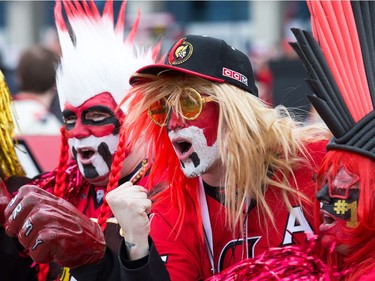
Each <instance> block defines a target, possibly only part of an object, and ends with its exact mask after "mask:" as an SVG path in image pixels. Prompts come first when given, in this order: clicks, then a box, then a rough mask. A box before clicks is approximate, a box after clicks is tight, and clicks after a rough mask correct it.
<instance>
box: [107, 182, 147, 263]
mask: <svg viewBox="0 0 375 281" xmlns="http://www.w3.org/2000/svg"><path fill="white" fill-rule="evenodd" d="M106 199H107V202H108V205H109V206H110V207H111V210H112V213H113V214H114V215H115V217H116V219H117V220H118V222H119V224H120V226H121V228H122V229H123V230H124V238H125V245H126V247H127V251H128V254H129V257H130V259H132V260H135V259H139V258H142V257H144V256H146V255H147V254H148V250H149V247H148V235H149V233H150V221H149V219H148V214H149V212H150V209H151V200H150V199H148V198H147V189H145V188H144V187H142V186H139V185H132V184H131V183H130V182H126V183H124V184H122V185H120V186H119V187H117V188H116V189H114V190H112V191H110V192H108V194H107V196H106Z"/></svg>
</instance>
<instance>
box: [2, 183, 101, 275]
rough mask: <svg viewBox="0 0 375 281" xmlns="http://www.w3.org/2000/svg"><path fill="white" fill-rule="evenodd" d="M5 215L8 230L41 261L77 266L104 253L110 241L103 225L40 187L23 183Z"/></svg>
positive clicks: (95, 259) (89, 261) (10, 234)
mask: <svg viewBox="0 0 375 281" xmlns="http://www.w3.org/2000/svg"><path fill="white" fill-rule="evenodd" d="M4 214H5V218H6V221H5V223H4V227H5V231H6V233H7V234H8V235H9V236H16V237H17V238H18V240H19V242H20V243H21V244H22V245H23V246H24V247H25V248H26V249H28V250H29V253H30V256H31V257H32V259H33V260H34V261H35V262H37V263H49V262H55V263H57V264H59V265H60V266H65V267H71V268H74V267H79V266H82V265H85V264H90V263H96V262H98V261H99V260H100V259H102V258H103V256H104V252H105V248H106V244H105V240H104V235H103V232H102V231H101V229H100V227H99V225H98V224H97V223H95V222H93V221H92V220H90V219H89V218H88V217H86V216H85V215H83V214H81V212H80V211H78V209H77V208H75V207H74V206H73V205H72V204H70V203H69V202H67V201H65V200H63V199H61V198H58V197H56V196H54V195H52V194H50V193H48V192H46V191H45V190H43V189H40V188H38V187H36V186H31V185H25V186H22V187H21V188H20V189H19V192H18V194H17V195H16V196H15V197H14V198H13V199H12V200H11V202H10V203H9V204H8V206H7V207H6V209H5V213H4Z"/></svg>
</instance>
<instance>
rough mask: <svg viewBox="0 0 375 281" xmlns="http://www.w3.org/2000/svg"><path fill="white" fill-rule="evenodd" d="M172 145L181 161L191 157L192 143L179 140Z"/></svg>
mask: <svg viewBox="0 0 375 281" xmlns="http://www.w3.org/2000/svg"><path fill="white" fill-rule="evenodd" d="M172 145H173V147H174V149H175V151H176V154H177V157H178V158H179V159H180V160H186V159H187V158H188V157H189V156H190V154H191V150H192V144H191V142H189V141H187V140H182V139H179V140H174V141H172Z"/></svg>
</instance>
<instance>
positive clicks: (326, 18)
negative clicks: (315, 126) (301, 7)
mask: <svg viewBox="0 0 375 281" xmlns="http://www.w3.org/2000/svg"><path fill="white" fill-rule="evenodd" d="M307 4H308V7H309V10H310V13H311V25H312V31H313V32H312V34H311V33H310V32H306V31H303V30H299V29H294V30H293V32H294V34H295V37H296V39H297V42H295V43H292V46H293V47H294V49H295V50H296V52H297V53H298V54H299V56H300V58H301V59H302V61H303V62H304V65H305V66H306V70H307V72H308V80H307V81H308V84H309V85H310V87H311V90H312V91H313V95H310V96H309V98H310V100H311V102H312V104H313V105H314V107H315V109H316V111H317V113H318V114H319V115H320V117H321V118H322V120H323V121H324V122H325V123H326V124H327V126H328V127H329V129H330V130H331V131H332V133H333V138H332V140H331V141H330V142H329V144H328V145H327V150H328V152H327V155H326V156H325V157H324V159H323V162H322V164H321V166H320V168H319V170H318V174H317V187H318V188H319V189H320V190H319V192H318V194H317V198H318V200H319V201H320V202H321V204H322V205H321V211H320V212H321V216H322V217H323V223H322V224H321V225H320V239H321V241H322V245H323V246H324V247H326V249H327V252H328V254H327V256H328V266H329V267H330V269H331V270H332V271H335V270H336V271H340V272H341V273H342V274H343V276H342V277H341V278H340V279H339V278H338V277H337V276H333V278H332V279H333V280H346V281H354V280H355V281H358V280H360V281H365V280H374V279H375V217H374V214H375V204H374V198H375V176H374V170H375V142H374V140H375V138H374V132H375V130H374V120H375V118H374V116H375V110H374V109H375V82H374V66H375V64H374V60H375V57H374V51H375V48H374V43H375V41H374V37H373V32H374V26H375V19H374V16H373V11H374V10H375V3H374V2H371V1H338V2H326V1H308V2H307ZM343 42H345V44H344V43H343Z"/></svg>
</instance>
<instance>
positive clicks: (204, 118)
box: [167, 102, 219, 146]
mask: <svg viewBox="0 0 375 281" xmlns="http://www.w3.org/2000/svg"><path fill="white" fill-rule="evenodd" d="M218 124H219V106H218V104H217V103H215V102H210V103H206V104H204V105H203V109H202V113H201V114H200V115H199V116H198V118H197V119H195V120H186V119H184V118H182V117H179V116H177V115H176V113H175V112H174V111H173V110H171V112H170V116H169V118H168V121H167V130H168V131H173V130H176V129H182V128H188V127H190V126H195V127H198V128H200V129H202V130H203V133H204V136H205V138H206V140H207V145H208V146H212V145H213V144H214V143H215V142H216V139H217V130H218Z"/></svg>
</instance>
